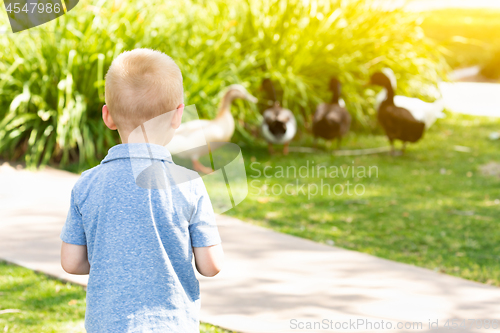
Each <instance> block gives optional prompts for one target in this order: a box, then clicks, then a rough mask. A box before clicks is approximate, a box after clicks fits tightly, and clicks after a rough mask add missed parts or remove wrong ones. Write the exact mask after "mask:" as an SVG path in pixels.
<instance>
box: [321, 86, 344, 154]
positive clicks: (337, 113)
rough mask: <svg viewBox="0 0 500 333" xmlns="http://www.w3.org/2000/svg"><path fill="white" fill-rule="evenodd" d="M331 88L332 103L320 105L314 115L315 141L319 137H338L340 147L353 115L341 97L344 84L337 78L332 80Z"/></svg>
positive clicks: (330, 138)
mask: <svg viewBox="0 0 500 333" xmlns="http://www.w3.org/2000/svg"><path fill="white" fill-rule="evenodd" d="M330 90H331V91H332V92H333V99H332V101H331V103H322V104H320V105H318V108H317V109H316V112H315V113H314V117H313V125H312V130H313V134H314V138H315V142H316V140H317V139H318V138H323V139H326V140H333V139H337V149H339V148H340V144H341V141H342V137H343V136H344V135H346V133H347V132H348V131H349V128H350V127H351V115H350V114H349V112H348V111H347V109H346V108H345V102H344V101H343V100H342V99H341V98H340V94H341V90H342V84H341V83H340V81H339V80H338V79H337V78H332V79H331V80H330Z"/></svg>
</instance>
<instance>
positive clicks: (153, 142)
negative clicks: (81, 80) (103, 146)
mask: <svg viewBox="0 0 500 333" xmlns="http://www.w3.org/2000/svg"><path fill="white" fill-rule="evenodd" d="M105 98H106V105H105V106H104V107H103V109H102V117H103V120H104V123H105V124H106V126H107V127H109V128H110V129H111V130H115V129H117V130H118V132H119V134H120V138H121V141H122V144H119V145H116V146H114V147H112V148H111V149H110V150H109V152H108V155H107V156H106V157H105V158H104V160H103V161H102V162H101V164H100V165H98V166H96V167H94V168H92V169H90V170H87V171H85V172H84V173H83V174H82V176H81V177H80V179H79V180H78V182H77V183H76V185H75V186H74V188H73V191H72V193H71V207H70V210H69V214H68V217H67V220H66V223H65V225H64V227H63V230H62V232H61V239H62V241H63V243H62V249H61V265H62V267H63V269H64V270H65V271H66V272H68V273H70V274H89V282H88V286H87V310H86V315H85V328H86V330H87V332H89V333H94V332H95V333H107V332H116V333H125V332H140V333H144V332H179V333H189V332H199V321H198V316H199V308H200V299H199V286H198V281H197V279H196V277H195V274H194V270H193V266H192V256H193V254H194V258H195V265H196V268H197V270H198V272H200V273H201V274H202V275H204V276H214V275H216V274H217V273H218V272H219V271H220V269H221V265H222V261H223V252H222V247H221V244H220V243H221V241H220V238H219V234H218V231H217V227H216V224H215V217H214V213H213V209H212V205H211V203H210V199H209V197H208V194H207V192H206V189H205V186H204V184H203V181H202V180H201V178H199V177H198V175H197V174H195V173H194V172H192V171H188V170H187V169H183V170H184V172H182V175H183V177H186V175H188V176H189V177H190V179H189V181H182V182H178V184H177V183H176V181H175V179H173V178H175V177H176V176H175V175H176V174H179V173H178V170H179V168H181V167H179V166H176V165H175V164H174V163H173V162H172V158H171V155H170V153H169V152H168V150H167V149H166V148H165V147H164V145H166V144H167V143H168V141H169V140H170V138H171V137H172V132H173V131H174V130H175V129H176V128H178V127H179V125H180V123H181V117H182V111H183V108H184V105H183V88H182V74H181V72H180V70H179V68H178V67H177V65H176V64H175V62H174V61H173V60H172V59H171V58H170V57H168V56H167V55H165V54H163V53H160V52H157V51H153V50H148V49H137V50H133V51H129V52H124V53H122V54H121V55H119V56H118V57H117V58H116V59H115V60H114V61H113V63H112V64H111V67H110V69H109V71H108V73H107V75H106V92H105ZM171 110H174V111H171ZM166 113H169V117H168V122H167V123H166V124H165V123H162V124H160V125H161V126H160V125H158V126H156V127H157V128H160V127H161V130H156V131H155V135H149V136H147V140H146V141H141V140H138V141H135V140H134V139H133V138H134V137H135V136H134V135H131V133H133V132H134V129H137V128H142V129H144V123H146V122H147V124H148V126H149V127H151V124H152V123H154V122H155V120H156V119H160V118H161V119H163V121H164V120H165V117H163V116H162V115H165V114H166ZM153 127H154V126H153ZM158 133H160V134H161V133H163V134H162V135H158ZM141 142H142V143H141ZM144 142H147V143H144ZM135 162H140V163H139V165H146V166H147V165H151V164H152V163H156V165H158V164H159V165H161V168H162V169H163V171H164V175H165V179H166V180H167V182H168V180H171V181H170V184H171V186H168V187H166V188H162V189H155V188H151V189H148V188H144V187H140V186H138V185H137V183H136V179H135V176H134V171H133V164H134V163H135ZM141 163H142V164H141ZM136 165H137V164H136ZM173 175H174V176H173Z"/></svg>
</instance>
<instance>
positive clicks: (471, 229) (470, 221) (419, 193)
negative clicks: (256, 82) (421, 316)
mask: <svg viewBox="0 0 500 333" xmlns="http://www.w3.org/2000/svg"><path fill="white" fill-rule="evenodd" d="M493 131H500V119H492V118H480V117H475V118H474V117H470V116H462V115H455V114H447V117H446V118H445V119H442V120H439V121H438V123H437V124H435V125H434V126H433V127H432V128H431V129H430V130H429V131H428V132H427V133H426V134H425V137H424V138H423V140H422V141H420V142H419V143H417V144H414V145H411V146H410V147H409V148H408V151H407V154H406V155H405V156H399V157H393V156H389V155H387V154H379V155H369V156H368V155H366V156H356V157H334V156H332V155H331V154H330V151H328V150H326V151H323V152H320V153H317V154H305V153H290V155H289V156H283V155H281V154H277V155H276V156H274V157H272V158H271V157H270V156H269V154H268V153H267V151H266V150H265V149H264V148H262V149H260V150H259V149H257V150H249V149H245V148H243V153H244V155H245V163H246V167H247V172H248V176H249V184H250V186H249V195H248V197H247V199H246V200H244V201H243V202H242V203H241V204H240V205H239V206H237V207H236V208H235V209H233V210H231V211H229V212H228V214H230V215H233V216H236V217H238V218H241V219H243V220H244V221H248V222H251V223H254V224H258V225H262V226H265V227H268V228H272V229H274V230H276V231H279V232H284V233H288V234H292V235H296V236H299V237H303V238H308V239H311V240H314V241H316V242H322V243H325V244H335V245H337V246H340V247H343V248H347V249H352V250H356V251H361V252H365V253H369V254H372V255H375V256H378V257H382V258H387V259H391V260H395V261H399V262H404V263H409V264H413V265H417V266H421V267H426V268H429V269H433V270H438V271H440V272H443V273H447V274H451V275H456V276H460V277H463V278H466V279H470V280H475V281H479V282H483V283H489V284H494V285H498V286H500V231H499V228H498V221H499V220H498V217H499V214H498V212H499V211H500V178H495V177H491V176H483V175H482V174H481V172H480V169H479V168H480V166H481V165H484V164H486V163H489V162H491V161H497V162H500V155H499V152H500V141H491V140H489V139H488V135H489V134H490V133H491V132H493ZM304 144H308V142H304ZM309 144H310V143H309ZM385 145H388V142H387V141H386V139H385V137H384V136H382V135H380V136H368V135H367V136H363V135H361V134H357V135H355V134H353V133H351V134H350V136H349V137H348V138H347V140H345V143H344V147H343V148H344V149H360V148H369V147H377V146H385ZM456 146H461V147H456ZM463 147H468V148H470V152H463V151H464V150H468V149H467V148H463ZM457 150H458V151H457ZM308 163H309V175H308V177H306V176H307V175H306V174H305V170H306V166H307V164H308ZM313 165H314V166H318V165H320V166H322V167H327V169H328V173H329V174H328V177H325V176H324V168H323V169H320V171H321V176H320V177H318V176H317V170H316V171H315V172H316V174H315V175H314V176H313V175H312V170H313V168H314V167H313ZM291 166H294V167H295V168H296V170H297V172H299V171H300V167H303V168H302V176H304V177H299V176H298V175H297V177H294V175H293V172H292V171H293V170H292V169H289V170H288V171H289V175H288V177H287V175H286V170H287V167H291ZM352 166H355V167H356V169H355V170H356V173H355V175H354V177H353V176H352V173H351V169H349V171H348V172H347V173H348V174H346V175H345V177H344V175H342V172H341V171H340V167H343V170H344V172H345V171H346V170H347V167H351V168H352ZM280 167H282V168H280ZM335 167H337V168H339V177H338V178H335V177H334V176H335V173H334V170H335ZM359 167H365V168H366V174H365V175H363V174H362V173H361V170H362V169H361V168H359ZM369 167H372V177H371V178H370V177H368V169H369ZM375 167H376V168H377V170H378V177H377V176H376V173H375V170H376V169H375ZM264 168H267V169H266V171H267V175H268V176H271V177H269V178H267V177H266V176H264V174H263V171H264ZM281 169H283V171H284V174H281V173H280V172H281V171H280V170H281ZM332 172H333V173H332ZM259 173H261V174H260V176H259ZM322 180H323V183H328V184H330V186H331V187H330V188H332V187H333V186H334V185H335V184H343V185H344V193H343V194H342V195H336V194H333V192H331V193H330V195H328V193H327V188H326V187H325V188H324V193H323V195H321V193H318V194H314V192H315V191H316V189H315V187H314V185H312V184H316V185H318V186H320V185H321V181H322ZM347 181H349V182H350V183H351V184H354V185H358V188H357V190H358V193H359V194H361V192H362V187H361V185H363V187H364V193H363V194H362V195H356V194H355V193H354V187H353V185H351V186H350V192H351V195H349V194H347V193H346V192H347ZM266 182H267V183H266ZM297 182H298V184H299V185H298V186H297ZM287 184H292V185H289V187H288V188H287V190H288V194H285V193H284V192H282V193H280V191H284V190H285V186H286V185H287ZM302 184H304V187H303V188H302V190H301V189H300V185H302ZM309 184H311V188H310V190H311V191H310V192H309V193H308V185H309ZM360 184H361V185H360ZM273 191H274V194H273ZM302 191H303V192H302ZM259 192H260V193H259ZM336 192H337V193H340V185H337V187H336ZM309 194H310V197H309Z"/></svg>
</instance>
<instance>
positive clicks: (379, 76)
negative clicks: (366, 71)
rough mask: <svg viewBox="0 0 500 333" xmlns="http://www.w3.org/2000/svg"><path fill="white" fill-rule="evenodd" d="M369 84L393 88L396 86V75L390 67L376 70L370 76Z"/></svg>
mask: <svg viewBox="0 0 500 333" xmlns="http://www.w3.org/2000/svg"><path fill="white" fill-rule="evenodd" d="M370 84H373V85H377V86H382V87H386V88H389V87H391V88H392V89H393V90H396V88H397V81H396V75H395V74H394V72H393V71H392V69H390V68H384V69H382V70H381V71H380V72H376V73H374V74H373V75H372V77H371V78H370Z"/></svg>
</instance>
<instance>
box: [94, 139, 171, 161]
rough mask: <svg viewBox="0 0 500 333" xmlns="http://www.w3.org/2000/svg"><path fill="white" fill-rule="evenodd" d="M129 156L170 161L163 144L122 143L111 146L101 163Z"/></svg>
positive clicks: (128, 157) (129, 157)
mask: <svg viewBox="0 0 500 333" xmlns="http://www.w3.org/2000/svg"><path fill="white" fill-rule="evenodd" d="M131 158H140V159H149V160H166V161H170V162H171V161H172V155H170V152H169V151H168V149H167V148H166V147H164V146H160V145H157V144H154V143H122V144H119V145H116V146H113V147H111V148H110V149H109V150H108V155H106V157H105V158H104V159H103V160H102V161H101V164H103V163H107V162H109V161H113V160H117V159H131Z"/></svg>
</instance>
